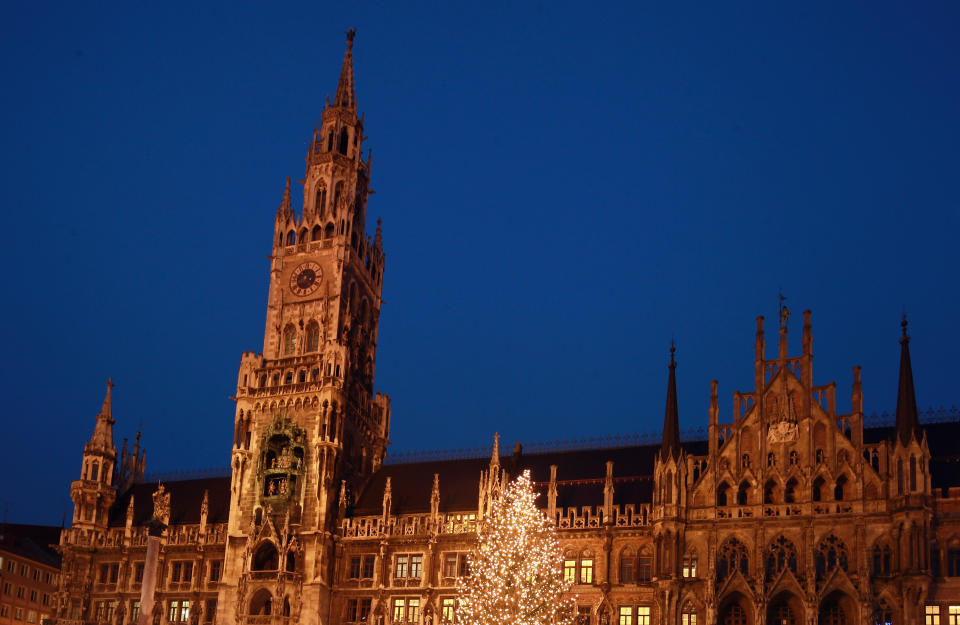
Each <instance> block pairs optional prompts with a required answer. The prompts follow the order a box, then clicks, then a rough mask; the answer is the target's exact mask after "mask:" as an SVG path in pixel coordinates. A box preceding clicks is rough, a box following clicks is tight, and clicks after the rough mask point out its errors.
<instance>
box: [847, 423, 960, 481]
mask: <svg viewBox="0 0 960 625" xmlns="http://www.w3.org/2000/svg"><path fill="white" fill-rule="evenodd" d="M922 429H923V430H924V431H926V434H927V446H928V447H929V449H930V477H931V478H932V482H933V487H934V488H949V487H951V486H960V450H958V448H957V443H956V441H957V440H958V439H960V421H944V422H941V423H926V424H924V425H923V428H922ZM896 434H897V428H896V426H893V427H891V426H886V427H876V428H865V429H864V430H863V442H864V443H866V444H867V445H875V444H877V443H879V442H881V441H890V440H894V436H896ZM921 435H922V434H921Z"/></svg>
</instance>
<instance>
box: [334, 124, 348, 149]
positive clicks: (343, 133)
mask: <svg viewBox="0 0 960 625" xmlns="http://www.w3.org/2000/svg"><path fill="white" fill-rule="evenodd" d="M348 142H349V137H348V135H347V129H346V128H341V129H340V140H339V141H337V152H340V153H341V154H346V153H347V146H348V145H349V143H348Z"/></svg>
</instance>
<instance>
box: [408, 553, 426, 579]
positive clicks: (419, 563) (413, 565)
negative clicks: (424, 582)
mask: <svg viewBox="0 0 960 625" xmlns="http://www.w3.org/2000/svg"><path fill="white" fill-rule="evenodd" d="M422 572H423V556H421V555H413V556H410V577H412V578H414V579H420V575H421V574H422Z"/></svg>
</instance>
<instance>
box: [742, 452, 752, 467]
mask: <svg viewBox="0 0 960 625" xmlns="http://www.w3.org/2000/svg"><path fill="white" fill-rule="evenodd" d="M740 465H741V466H742V467H743V468H744V469H748V468H750V454H743V457H741V458H740Z"/></svg>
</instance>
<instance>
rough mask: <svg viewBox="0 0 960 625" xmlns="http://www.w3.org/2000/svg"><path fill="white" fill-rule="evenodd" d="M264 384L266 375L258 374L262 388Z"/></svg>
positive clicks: (265, 384) (265, 383)
mask: <svg viewBox="0 0 960 625" xmlns="http://www.w3.org/2000/svg"><path fill="white" fill-rule="evenodd" d="M266 386H267V376H266V375H261V376H260V388H264V387H266Z"/></svg>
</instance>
